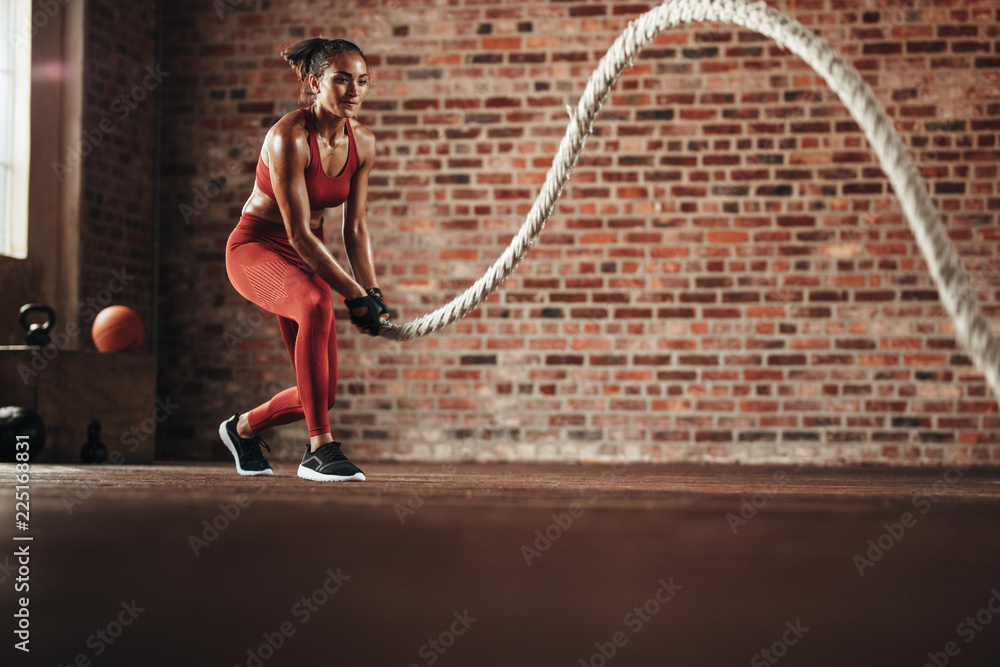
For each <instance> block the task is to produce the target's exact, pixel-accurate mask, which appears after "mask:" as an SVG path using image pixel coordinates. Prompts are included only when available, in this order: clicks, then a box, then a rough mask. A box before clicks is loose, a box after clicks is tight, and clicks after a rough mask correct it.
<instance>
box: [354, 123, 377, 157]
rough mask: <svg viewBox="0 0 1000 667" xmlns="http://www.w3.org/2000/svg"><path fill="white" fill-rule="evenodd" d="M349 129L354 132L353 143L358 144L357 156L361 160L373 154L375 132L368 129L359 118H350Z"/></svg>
mask: <svg viewBox="0 0 1000 667" xmlns="http://www.w3.org/2000/svg"><path fill="white" fill-rule="evenodd" d="M349 122H350V123H351V130H352V131H353V132H354V143H356V144H357V146H358V157H360V158H361V159H362V160H364V159H366V158H368V157H369V156H371V157H374V156H375V133H374V132H372V131H371V130H369V129H368V128H367V127H365V126H364V124H363V123H362V122H361V121H359V120H351V121H349Z"/></svg>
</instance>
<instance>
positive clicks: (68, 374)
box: [0, 345, 178, 463]
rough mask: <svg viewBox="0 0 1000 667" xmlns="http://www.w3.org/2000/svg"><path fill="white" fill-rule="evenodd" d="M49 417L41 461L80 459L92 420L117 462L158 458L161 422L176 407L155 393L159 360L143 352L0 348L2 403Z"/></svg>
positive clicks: (143, 461) (146, 460) (40, 454)
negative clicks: (154, 455)
mask: <svg viewBox="0 0 1000 667" xmlns="http://www.w3.org/2000/svg"><path fill="white" fill-rule="evenodd" d="M8 405H14V406H20V407H26V408H32V409H33V410H35V411H36V412H38V414H40V415H41V417H42V419H43V420H44V421H45V431H46V438H45V448H44V449H43V450H42V451H41V452H40V453H39V455H38V457H37V458H36V459H35V460H36V462H39V463H46V462H56V463H79V462H80V449H81V448H82V447H83V444H84V442H86V440H87V425H88V424H90V420H91V419H98V420H99V421H100V422H101V431H102V433H101V442H103V443H104V445H105V447H107V450H108V456H109V459H108V460H109V462H111V463H152V461H153V452H154V449H155V447H154V444H155V438H156V426H157V425H158V424H160V423H162V422H163V421H165V420H167V419H169V418H170V415H171V414H173V412H174V411H175V410H177V408H178V406H176V405H174V404H172V403H171V402H170V400H169V399H164V400H160V399H158V398H157V397H156V359H155V357H154V356H153V355H152V354H149V353H143V352H112V353H103V352H97V351H92V350H69V349H60V348H57V347H55V346H49V347H48V348H39V347H27V346H21V345H18V346H0V406H8Z"/></svg>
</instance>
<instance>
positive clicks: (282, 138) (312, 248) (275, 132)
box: [264, 118, 365, 299]
mask: <svg viewBox="0 0 1000 667" xmlns="http://www.w3.org/2000/svg"><path fill="white" fill-rule="evenodd" d="M264 146H265V148H266V149H267V153H268V157H269V158H270V164H269V167H270V171H271V185H272V187H273V189H274V198H275V200H277V202H278V209H279V210H280V211H281V219H282V220H283V221H284V223H285V230H286V232H287V233H288V242H289V243H290V244H291V246H292V248H293V249H294V250H295V252H297V253H298V254H299V256H300V257H301V258H302V261H303V262H305V264H306V266H308V267H309V268H310V269H311V270H313V271H316V272H317V273H318V274H319V276H320V278H322V279H323V280H325V281H326V282H327V283H328V284H329V285H330V287H332V288H333V289H334V291H336V292H337V293H338V294H340V295H341V296H343V297H345V298H348V299H351V298H356V297H360V296H365V290H364V288H363V287H361V285H359V284H358V282H357V281H355V280H354V279H353V278H352V277H351V276H350V274H348V273H347V271H345V270H344V268H343V267H342V266H340V264H339V263H338V262H337V260H336V259H334V257H333V255H332V254H330V251H329V250H328V249H327V247H326V246H325V245H324V244H323V242H322V241H320V240H319V239H318V238H316V235H315V234H313V233H312V230H311V229H309V221H310V219H311V217H312V211H311V210H310V208H309V193H308V191H307V190H306V179H305V169H306V165H307V164H308V163H309V138H308V134H307V133H306V132H305V131H304V130H303V129H302V128H300V127H298V126H297V125H296V123H295V122H294V120H293V119H291V118H289V119H287V120H285V119H283V120H282V121H281V122H279V123H278V124H277V125H275V127H274V128H273V129H272V130H271V132H270V133H268V136H267V138H266V139H265V140H264Z"/></svg>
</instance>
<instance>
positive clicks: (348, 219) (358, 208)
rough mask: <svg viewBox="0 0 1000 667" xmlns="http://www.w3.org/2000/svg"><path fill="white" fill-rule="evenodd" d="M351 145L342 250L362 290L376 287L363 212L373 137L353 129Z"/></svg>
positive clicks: (366, 131)
mask: <svg viewBox="0 0 1000 667" xmlns="http://www.w3.org/2000/svg"><path fill="white" fill-rule="evenodd" d="M353 129H354V141H355V144H356V145H357V150H358V163H359V166H358V169H357V171H355V172H354V176H353V177H352V178H351V194H350V195H349V196H348V198H347V202H346V203H345V204H344V229H343V233H344V248H345V249H346V250H347V259H348V261H349V262H350V265H351V271H352V272H353V273H354V279H355V280H357V281H358V282H359V283H360V284H361V286H362V287H364V288H369V287H378V279H377V278H376V277H375V259H374V254H373V251H372V237H371V235H370V234H369V233H368V222H367V220H366V218H365V212H366V208H367V203H368V175H369V174H370V173H371V171H372V164H373V163H374V162H375V135H374V134H372V132H371V131H370V130H369V129H368V128H366V127H364V126H362V125H360V124H355V125H354V128H353Z"/></svg>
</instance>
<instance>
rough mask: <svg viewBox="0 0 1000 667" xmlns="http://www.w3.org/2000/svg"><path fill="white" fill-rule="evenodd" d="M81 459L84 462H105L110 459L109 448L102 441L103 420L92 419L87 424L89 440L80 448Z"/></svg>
mask: <svg viewBox="0 0 1000 667" xmlns="http://www.w3.org/2000/svg"><path fill="white" fill-rule="evenodd" d="M80 460H81V461H83V462H84V463H104V462H105V461H107V460H108V448H107V447H105V446H104V443H103V442H101V422H99V421H97V420H96V419H91V420H90V425H88V426H87V442H85V443H83V448H82V449H81V450H80Z"/></svg>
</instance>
